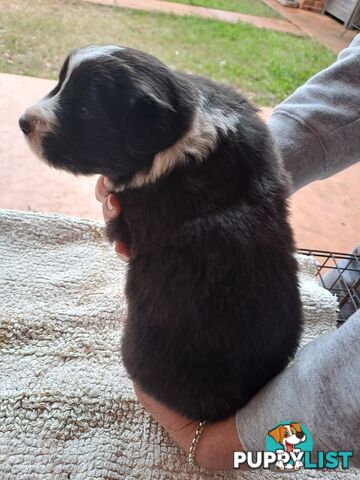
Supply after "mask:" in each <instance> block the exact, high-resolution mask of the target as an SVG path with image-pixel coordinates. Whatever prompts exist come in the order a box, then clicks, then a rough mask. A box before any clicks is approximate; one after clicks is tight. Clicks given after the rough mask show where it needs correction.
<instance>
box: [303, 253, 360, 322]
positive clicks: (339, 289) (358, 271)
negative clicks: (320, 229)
mask: <svg viewBox="0 0 360 480" xmlns="http://www.w3.org/2000/svg"><path fill="white" fill-rule="evenodd" d="M298 253H300V254H302V255H312V256H314V257H315V258H316V260H317V262H318V267H317V273H316V277H317V279H318V281H319V285H321V286H322V287H324V288H326V289H327V290H329V291H330V292H331V293H333V294H334V295H336V296H337V298H338V301H339V311H338V322H339V323H342V322H344V321H345V320H346V319H347V318H349V317H350V315H352V314H353V313H354V312H356V310H358V309H359V308H360V255H358V254H349V253H338V252H326V251H322V250H306V249H299V250H298Z"/></svg>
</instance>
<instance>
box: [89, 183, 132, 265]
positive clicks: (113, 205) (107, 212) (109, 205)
mask: <svg viewBox="0 0 360 480" xmlns="http://www.w3.org/2000/svg"><path fill="white" fill-rule="evenodd" d="M95 196H96V198H97V200H99V202H101V203H102V210H103V215H104V219H105V222H106V223H109V222H111V221H112V220H114V219H115V218H116V217H118V216H119V215H120V213H121V205H120V202H119V200H118V198H117V196H116V195H114V194H113V193H111V183H110V182H109V180H108V179H107V178H106V177H103V176H102V175H101V176H100V177H99V178H98V180H97V182H96V186H95ZM115 251H116V253H117V254H118V255H119V257H120V258H121V259H122V260H124V261H125V262H127V261H128V260H129V258H130V250H129V248H128V246H127V245H125V243H123V242H120V241H119V240H117V241H116V242H115Z"/></svg>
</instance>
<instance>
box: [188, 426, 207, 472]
mask: <svg viewBox="0 0 360 480" xmlns="http://www.w3.org/2000/svg"><path fill="white" fill-rule="evenodd" d="M205 425H206V421H204V422H200V423H199V426H198V427H197V429H196V430H195V433H194V438H193V439H192V442H191V446H190V450H189V456H188V464H189V465H190V466H192V465H194V464H195V454H196V449H197V446H198V444H199V441H200V437H201V434H202V433H203V430H204V427H205Z"/></svg>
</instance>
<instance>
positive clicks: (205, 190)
mask: <svg viewBox="0 0 360 480" xmlns="http://www.w3.org/2000/svg"><path fill="white" fill-rule="evenodd" d="M20 127H21V129H22V131H23V132H24V134H25V137H26V139H27V141H28V142H29V145H30V147H31V148H32V149H33V150H34V151H35V152H36V153H37V155H38V156H39V157H40V158H42V159H43V160H45V161H46V162H47V163H48V164H50V165H52V166H54V167H56V168H61V169H64V170H67V171H69V172H73V173H75V174H84V175H88V174H102V175H106V176H107V177H109V179H110V180H111V182H112V184H113V190H114V192H116V194H117V196H118V198H119V200H120V202H121V205H122V213H121V215H120V216H119V217H118V218H117V220H115V221H114V222H113V223H112V224H110V225H109V226H108V234H109V238H110V240H111V241H114V240H116V239H118V240H122V241H124V242H125V243H126V244H128V245H129V246H130V249H131V261H130V263H129V267H128V274H127V284H126V295H127V299H128V306H129V309H128V319H127V322H126V325H125V328H124V335H123V340H122V354H123V361H124V364H125V366H126V368H127V370H128V372H129V374H130V376H131V378H132V379H133V380H134V382H136V383H138V384H139V385H140V386H141V388H142V389H143V390H144V391H145V392H147V393H148V394H150V395H152V396H153V397H155V398H157V399H158V400H160V401H161V402H163V403H164V404H166V405H168V406H169V407H171V408H172V409H174V410H176V411H178V412H180V413H182V414H184V415H186V416H187V417H189V418H191V419H196V420H218V419H222V418H226V417H228V416H229V415H231V414H233V413H234V412H235V411H236V410H237V409H239V408H241V407H242V406H243V405H244V404H245V403H246V402H247V401H248V400H249V399H250V398H251V397H252V396H253V395H254V394H255V393H256V392H257V391H258V390H259V389H260V388H261V387H262V386H263V385H264V384H265V383H266V382H268V381H269V380H270V379H271V378H272V377H273V376H274V375H276V374H277V373H279V372H280V371H281V370H282V369H283V368H285V367H286V365H287V363H288V361H289V359H290V358H291V357H292V356H293V354H294V352H295V351H296V349H297V346H298V340H299V335H300V331H301V307H300V301H299V292H298V287H297V278H296V262H295V259H294V257H293V253H294V244H293V238H292V233H291V230H290V227H289V224H288V220H287V206H286V197H287V187H286V181H285V177H284V175H283V173H282V171H281V168H280V164H279V158H278V156H277V154H276V153H275V151H274V148H273V142H272V139H271V138H270V135H269V132H268V130H267V128H266V127H265V125H264V124H263V123H262V122H261V121H260V119H259V117H258V115H257V111H256V109H255V108H254V107H253V106H251V105H250V104H249V103H248V102H247V101H246V99H245V98H244V97H243V96H241V95H240V94H238V93H237V92H235V91H234V90H233V89H231V88H229V87H227V86H224V85H220V84H218V83H215V82H213V81H211V80H208V79H206V78H202V77H198V76H193V75H189V74H185V73H179V72H176V71H173V70H170V69H169V68H167V67H166V66H165V65H164V64H162V63H161V62H160V61H159V60H157V59H156V58H154V57H153V56H151V55H149V54H147V53H144V52H141V51H138V50H134V49H132V48H123V47H118V46H102V47H98V46H88V47H84V48H81V49H78V50H76V51H74V52H73V53H72V54H71V55H70V56H69V57H68V58H67V59H66V61H65V63H64V65H63V67H62V69H61V72H60V77H59V82H58V84H57V85H56V87H55V88H54V90H52V91H51V92H50V93H49V94H48V95H47V96H46V97H45V98H44V99H43V100H40V101H39V102H38V103H37V104H35V105H34V106H32V107H30V108H29V109H28V110H27V111H26V112H25V114H24V115H23V116H22V117H21V119H20Z"/></svg>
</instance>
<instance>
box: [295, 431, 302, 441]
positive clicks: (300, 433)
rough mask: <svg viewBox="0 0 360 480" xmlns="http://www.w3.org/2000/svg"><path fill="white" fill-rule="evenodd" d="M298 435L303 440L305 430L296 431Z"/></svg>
mask: <svg viewBox="0 0 360 480" xmlns="http://www.w3.org/2000/svg"><path fill="white" fill-rule="evenodd" d="M296 437H297V438H298V439H299V440H301V439H302V438H303V437H304V433H303V432H296Z"/></svg>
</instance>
